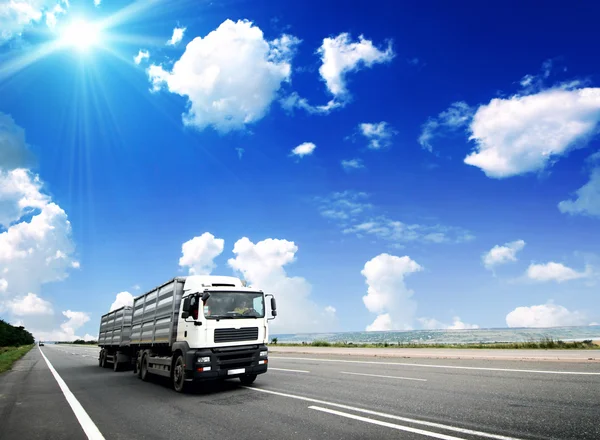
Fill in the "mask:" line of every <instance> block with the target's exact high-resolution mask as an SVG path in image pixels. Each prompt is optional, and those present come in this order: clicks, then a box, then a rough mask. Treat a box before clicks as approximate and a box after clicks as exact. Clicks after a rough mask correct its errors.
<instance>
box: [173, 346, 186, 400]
mask: <svg viewBox="0 0 600 440" xmlns="http://www.w3.org/2000/svg"><path fill="white" fill-rule="evenodd" d="M171 379H172V380H173V388H174V389H175V391H177V392H178V393H182V392H184V391H185V388H186V382H185V367H184V362H183V356H181V355H179V356H177V359H175V363H174V364H173V369H172V370H171Z"/></svg>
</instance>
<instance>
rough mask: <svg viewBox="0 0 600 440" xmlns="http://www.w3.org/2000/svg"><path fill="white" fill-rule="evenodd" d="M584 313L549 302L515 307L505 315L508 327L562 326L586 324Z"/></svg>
mask: <svg viewBox="0 0 600 440" xmlns="http://www.w3.org/2000/svg"><path fill="white" fill-rule="evenodd" d="M587 322H588V321H587V318H586V316H585V314H583V313H582V312H578V311H570V310H568V309H567V308H565V307H563V306H560V305H558V304H553V303H552V302H549V303H548V304H541V305H537V306H529V307H527V306H524V307H517V308H516V309H514V310H513V311H512V312H510V313H509V314H508V315H506V325H508V326H509V327H563V326H565V327H566V326H576V325H586V324H587Z"/></svg>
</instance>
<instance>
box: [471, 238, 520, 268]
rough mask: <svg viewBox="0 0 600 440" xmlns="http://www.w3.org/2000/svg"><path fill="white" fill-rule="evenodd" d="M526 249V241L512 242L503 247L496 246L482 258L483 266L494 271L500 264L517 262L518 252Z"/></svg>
mask: <svg viewBox="0 0 600 440" xmlns="http://www.w3.org/2000/svg"><path fill="white" fill-rule="evenodd" d="M524 247H525V241H523V240H516V241H511V242H510V243H505V244H504V245H503V246H498V245H496V246H494V247H493V248H491V249H490V250H489V251H488V252H486V253H485V254H483V256H482V257H481V259H482V260H483V265H484V266H485V267H486V268H487V269H492V268H494V267H495V266H498V265H500V264H506V263H510V262H512V261H517V252H519V251H521V250H523V248H524Z"/></svg>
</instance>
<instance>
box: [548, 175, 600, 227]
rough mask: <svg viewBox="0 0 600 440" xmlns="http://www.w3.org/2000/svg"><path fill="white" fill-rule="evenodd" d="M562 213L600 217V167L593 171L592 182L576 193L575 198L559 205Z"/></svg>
mask: <svg viewBox="0 0 600 440" xmlns="http://www.w3.org/2000/svg"><path fill="white" fill-rule="evenodd" d="M558 209H559V210H560V212H562V213H565V214H571V215H587V216H590V217H600V167H598V168H595V169H593V170H592V172H591V174H590V180H589V181H588V182H587V183H586V184H585V185H583V186H582V187H581V188H579V189H578V190H577V191H575V198H574V199H571V200H563V201H562V202H560V203H559V204H558Z"/></svg>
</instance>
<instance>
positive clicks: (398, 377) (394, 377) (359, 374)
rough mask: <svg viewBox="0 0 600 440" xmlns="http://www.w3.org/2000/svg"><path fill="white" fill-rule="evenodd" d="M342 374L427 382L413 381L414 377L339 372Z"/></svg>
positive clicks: (423, 380) (425, 380) (424, 380)
mask: <svg viewBox="0 0 600 440" xmlns="http://www.w3.org/2000/svg"><path fill="white" fill-rule="evenodd" d="M340 373H342V374H354V375H356V376H369V377H383V378H385V379H402V380H416V381H419V382H427V379H415V378H414V377H402V376H383V375H380V374H367V373H353V372H350V371H340Z"/></svg>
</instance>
